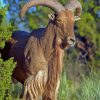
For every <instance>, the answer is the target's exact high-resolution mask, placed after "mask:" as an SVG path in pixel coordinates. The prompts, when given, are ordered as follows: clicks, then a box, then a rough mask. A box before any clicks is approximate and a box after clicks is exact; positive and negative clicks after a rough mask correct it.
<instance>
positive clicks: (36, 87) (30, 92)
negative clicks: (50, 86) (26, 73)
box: [23, 70, 47, 100]
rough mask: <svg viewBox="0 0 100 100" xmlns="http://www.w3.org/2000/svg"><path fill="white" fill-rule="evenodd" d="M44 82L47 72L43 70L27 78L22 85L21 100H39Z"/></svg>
mask: <svg viewBox="0 0 100 100" xmlns="http://www.w3.org/2000/svg"><path fill="white" fill-rule="evenodd" d="M46 81H47V72H46V71H44V70H39V71H38V72H37V73H36V74H34V75H31V76H30V77H28V78H27V79H26V81H25V84H24V89H25V90H24V96H23V100H41V99H42V94H43V91H44V87H45V84H46Z"/></svg>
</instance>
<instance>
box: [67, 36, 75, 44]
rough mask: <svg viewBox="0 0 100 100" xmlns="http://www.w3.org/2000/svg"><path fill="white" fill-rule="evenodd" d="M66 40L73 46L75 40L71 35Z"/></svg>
mask: <svg viewBox="0 0 100 100" xmlns="http://www.w3.org/2000/svg"><path fill="white" fill-rule="evenodd" d="M67 42H68V44H69V45H71V46H74V45H75V42H76V40H75V38H73V37H68V39H67Z"/></svg>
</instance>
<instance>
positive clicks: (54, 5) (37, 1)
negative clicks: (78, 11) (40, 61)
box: [20, 0, 65, 18]
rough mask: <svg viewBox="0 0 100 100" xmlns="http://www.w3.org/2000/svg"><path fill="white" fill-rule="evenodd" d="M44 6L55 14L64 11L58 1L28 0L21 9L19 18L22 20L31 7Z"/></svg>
mask: <svg viewBox="0 0 100 100" xmlns="http://www.w3.org/2000/svg"><path fill="white" fill-rule="evenodd" d="M38 5H40V6H46V7H49V8H51V9H52V10H53V11H55V12H60V11H62V10H65V8H64V6H63V5H62V4H60V3H59V2H58V1H53V0H30V1H28V2H27V3H26V4H25V5H24V6H23V8H22V9H21V12H20V16H21V18H24V16H25V13H26V11H27V10H28V9H29V8H31V7H32V6H38Z"/></svg>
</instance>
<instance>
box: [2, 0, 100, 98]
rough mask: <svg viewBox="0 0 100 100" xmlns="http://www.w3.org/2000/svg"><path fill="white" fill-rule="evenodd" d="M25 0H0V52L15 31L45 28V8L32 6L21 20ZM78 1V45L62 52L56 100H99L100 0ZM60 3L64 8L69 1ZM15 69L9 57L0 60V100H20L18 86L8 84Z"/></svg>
mask: <svg viewBox="0 0 100 100" xmlns="http://www.w3.org/2000/svg"><path fill="white" fill-rule="evenodd" d="M26 1H27V0H0V50H1V49H2V48H3V47H4V45H5V41H7V40H8V39H10V36H11V34H12V32H13V31H14V30H24V31H28V32H31V31H32V29H34V28H38V27H45V26H46V25H47V23H48V21H49V18H48V14H49V13H51V12H52V11H51V10H50V9H48V8H46V7H32V8H31V9H30V10H29V11H28V12H27V14H26V18H25V20H24V21H22V20H21V19H20V17H19V13H20V9H21V7H22V6H23V5H24V4H25V2H26ZM79 1H80V2H81V4H82V7H83V12H82V16H81V20H79V21H77V22H75V34H76V38H77V44H76V46H75V47H73V48H71V49H70V50H68V51H65V58H64V64H63V65H64V71H63V74H62V79H61V86H60V89H59V95H58V100H100V0H79ZM59 2H61V3H62V4H63V5H64V4H66V3H67V2H68V0H59ZM80 46H83V48H81V47H80ZM14 67H15V63H14V62H13V59H12V58H11V59H9V60H7V61H3V60H2V59H1V58H0V80H1V81H0V100H19V96H20V93H21V84H20V83H18V84H13V83H12V81H11V75H12V71H13V69H14Z"/></svg>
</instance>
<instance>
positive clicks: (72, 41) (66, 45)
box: [61, 38, 76, 49]
mask: <svg viewBox="0 0 100 100" xmlns="http://www.w3.org/2000/svg"><path fill="white" fill-rule="evenodd" d="M75 44H76V41H75V39H73V38H68V39H67V40H62V43H61V47H62V48H63V49H66V48H70V47H73V46H75Z"/></svg>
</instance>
